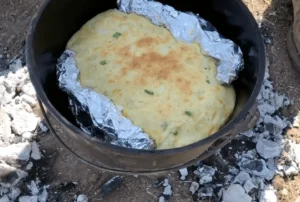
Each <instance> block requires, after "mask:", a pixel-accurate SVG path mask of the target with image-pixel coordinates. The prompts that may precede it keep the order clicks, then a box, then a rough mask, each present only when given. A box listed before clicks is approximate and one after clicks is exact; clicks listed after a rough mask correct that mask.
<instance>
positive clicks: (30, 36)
mask: <svg viewBox="0 0 300 202" xmlns="http://www.w3.org/2000/svg"><path fill="white" fill-rule="evenodd" d="M50 1H51V0H45V1H44V2H43V4H42V5H41V7H40V8H39V9H38V11H37V13H36V14H35V15H34V17H33V19H32V21H31V23H30V26H29V31H28V33H27V37H26V38H27V40H26V47H25V55H26V64H27V67H28V70H29V74H30V78H31V82H32V83H33V86H34V88H35V90H36V93H37V96H38V98H39V99H40V100H41V102H42V103H43V104H44V105H45V107H46V108H47V109H48V111H49V112H50V113H51V114H52V115H53V116H54V117H55V118H56V119H57V120H58V121H59V122H60V123H62V124H63V125H65V126H66V127H67V128H68V129H69V130H71V131H72V132H73V133H74V134H75V135H76V136H78V137H79V138H80V139H81V138H84V139H85V140H86V141H89V142H90V143H96V144H97V145H98V146H101V147H106V148H107V149H109V150H114V151H117V152H120V153H125V154H130V155H141V154H142V155H158V154H163V155H175V154H178V153H181V152H184V151H187V150H190V149H192V148H196V147H200V146H203V145H207V144H213V143H214V142H215V141H216V140H218V139H219V138H220V137H222V136H224V135H225V134H227V133H228V132H229V131H230V129H232V128H233V127H234V126H235V124H236V123H237V122H239V121H241V120H242V119H243V118H245V116H246V115H247V113H248V111H249V110H250V109H251V107H252V106H253V103H255V101H256V98H257V96H258V94H259V92H260V89H261V87H262V84H263V80H264V74H265V48H264V45H263V41H262V38H261V37H260V35H259V34H256V39H257V41H259V42H260V43H259V46H258V52H259V53H260V54H259V58H260V59H259V67H260V68H259V71H258V74H257V80H256V83H255V86H254V88H253V91H252V93H251V95H250V97H249V99H248V101H247V102H246V104H245V106H244V108H243V110H242V111H241V112H239V113H238V115H237V116H236V117H235V118H234V119H232V120H230V121H229V122H228V123H227V124H226V125H225V126H223V127H222V128H221V129H220V130H218V131H217V132H216V133H214V134H212V135H210V136H208V137H206V138H204V139H202V140H199V141H197V142H195V143H192V144H189V145H186V146H183V147H178V148H172V149H162V150H141V149H130V148H126V147H121V146H117V145H113V144H110V143H107V142H103V141H101V140H98V139H96V138H92V137H91V136H89V135H88V134H86V133H84V132H83V131H82V130H81V129H80V128H78V127H76V126H75V125H73V124H72V123H71V122H69V121H68V120H67V119H66V118H65V117H64V116H63V115H62V114H61V113H60V112H59V111H58V110H57V109H56V108H55V107H54V106H53V105H52V104H51V103H50V101H49V99H48V98H47V95H46V94H45V92H44V91H43V90H42V89H43V88H42V85H41V83H40V82H39V79H38V77H37V76H36V73H35V71H34V67H35V66H37V64H36V62H35V60H34V50H33V48H32V47H33V40H34V31H35V29H36V26H37V23H38V21H39V19H40V17H41V16H42V14H43V12H44V11H45V9H46V7H47V5H48V4H49V2H50ZM233 2H234V3H236V4H238V6H239V7H240V9H242V10H243V12H245V13H248V14H249V15H247V18H248V19H249V20H253V21H255V19H254V17H253V16H252V14H251V13H250V11H249V10H248V8H247V7H246V5H245V4H244V3H243V2H242V1H239V0H233ZM250 18H252V19H250ZM256 28H257V29H259V28H258V26H257V25H256Z"/></svg>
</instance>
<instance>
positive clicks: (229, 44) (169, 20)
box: [118, 0, 244, 85]
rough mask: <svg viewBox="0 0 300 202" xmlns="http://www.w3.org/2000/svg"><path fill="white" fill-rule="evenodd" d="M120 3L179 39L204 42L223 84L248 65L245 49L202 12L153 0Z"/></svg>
mask: <svg viewBox="0 0 300 202" xmlns="http://www.w3.org/2000/svg"><path fill="white" fill-rule="evenodd" d="M118 6H119V9H120V10H121V11H123V12H125V13H136V14H138V15H142V16H144V17H146V18H148V19H149V20H151V22H152V23H153V24H155V25H158V26H164V27H166V28H167V29H168V30H169V31H170V32H171V33H172V35H173V36H174V38H176V39H178V40H181V41H184V42H186V43H193V42H195V43H198V44H200V45H201V47H202V51H203V54H204V55H207V56H211V57H213V58H215V59H217V60H218V62H219V63H218V72H217V80H218V82H219V83H220V84H227V85H228V84H230V83H231V82H232V81H233V80H235V79H237V77H238V72H239V71H241V70H242V69H243V67H244V61H243V54H242V51H241V49H240V48H239V47H238V46H237V45H236V44H235V43H234V42H233V41H231V40H229V39H226V38H224V37H223V36H221V35H220V34H219V33H218V32H217V30H216V29H215V27H214V26H213V25H212V24H211V23H209V22H207V21H206V20H204V19H203V18H201V17H199V16H198V15H195V14H193V13H184V12H180V11H176V10H175V9H174V8H173V7H171V6H168V5H163V4H161V3H159V2H155V1H152V0H118Z"/></svg>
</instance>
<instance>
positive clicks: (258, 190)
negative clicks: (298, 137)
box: [193, 70, 300, 202]
mask: <svg viewBox="0 0 300 202" xmlns="http://www.w3.org/2000/svg"><path fill="white" fill-rule="evenodd" d="M268 79H269V74H268V70H267V72H266V75H265V81H264V84H263V87H262V89H261V91H260V94H259V96H258V98H257V102H258V110H259V112H260V118H259V120H258V122H257V123H256V126H255V127H254V128H253V129H251V130H249V131H245V132H243V133H241V134H240V135H238V136H237V137H236V138H235V140H237V141H238V142H239V145H241V148H243V151H242V152H241V151H237V152H235V153H230V154H229V157H231V158H232V159H233V162H230V163H228V165H225V166H227V168H228V171H227V172H226V173H223V174H222V175H221V176H222V178H223V181H221V182H220V181H219V183H222V184H223V186H222V188H221V189H219V190H218V189H215V188H217V187H218V186H217V185H216V184H215V182H214V178H215V177H216V178H218V176H219V171H218V172H215V173H213V172H212V173H211V174H213V175H211V174H208V173H207V172H206V170H205V169H203V167H205V165H203V164H200V165H199V167H198V168H197V169H196V170H195V171H194V174H195V175H196V176H198V177H199V179H200V180H201V178H202V177H204V176H212V181H210V180H209V181H210V182H209V186H210V187H215V188H214V191H213V196H214V197H217V199H216V201H218V200H220V199H222V200H223V201H224V202H226V201H228V202H235V201H237V202H240V201H249V202H250V201H260V202H267V201H268V202H275V201H276V200H277V199H276V195H275V190H273V189H270V188H269V185H268V184H269V182H268V181H270V180H272V179H273V177H274V176H275V174H276V173H279V172H282V175H294V174H296V173H299V168H300V145H297V144H296V143H293V142H291V141H286V139H285V138H284V133H285V129H286V128H287V127H289V126H290V125H291V123H290V122H289V121H288V119H287V118H285V117H282V116H281V115H280V113H278V110H279V109H280V108H283V107H285V106H288V105H289V104H290V103H291V102H290V101H289V99H288V98H287V97H286V96H285V95H280V94H278V93H277V92H275V91H274V89H273V86H272V82H271V81H269V80H268ZM243 142H244V144H242V143H243ZM247 142H248V143H247ZM246 144H248V145H249V146H242V145H246ZM229 147H231V148H230V149H229ZM233 147H235V146H234V145H230V146H228V148H227V149H228V151H227V150H226V149H225V148H224V149H222V150H221V151H220V152H219V153H222V152H225V153H226V152H227V154H228V152H231V151H233V150H234V148H233ZM237 148H239V146H237ZM283 148H284V150H285V153H287V155H288V156H289V159H290V160H289V162H291V163H290V164H289V165H282V166H281V167H280V169H279V168H278V164H277V162H278V161H277V160H278V158H279V157H280V155H281V153H282V149H283ZM207 162H209V161H207ZM237 165H238V167H236V166H237ZM217 167H218V166H217ZM210 168H212V167H210ZM215 175H217V176H215ZM202 182H203V181H202ZM204 188H205V183H203V184H202V185H201V182H200V186H199V189H198V190H196V191H195V192H198V195H199V193H200V190H201V191H202V190H203V189H204ZM193 191H194V190H193ZM201 196H203V195H199V199H205V198H201ZM207 199H208V198H207Z"/></svg>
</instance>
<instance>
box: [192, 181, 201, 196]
mask: <svg viewBox="0 0 300 202" xmlns="http://www.w3.org/2000/svg"><path fill="white" fill-rule="evenodd" d="M199 187H200V185H199V184H198V183H197V182H192V184H191V186H190V192H192V194H194V193H195V192H196V191H197V190H198V189H199Z"/></svg>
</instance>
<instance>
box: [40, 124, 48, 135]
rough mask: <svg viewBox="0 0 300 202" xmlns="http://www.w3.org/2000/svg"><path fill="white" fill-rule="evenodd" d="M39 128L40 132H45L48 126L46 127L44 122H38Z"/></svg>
mask: <svg viewBox="0 0 300 202" xmlns="http://www.w3.org/2000/svg"><path fill="white" fill-rule="evenodd" d="M39 128H40V130H41V132H42V133H46V132H48V130H49V129H48V127H47V125H46V124H45V123H44V122H40V123H39Z"/></svg>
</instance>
